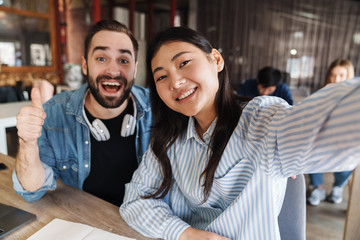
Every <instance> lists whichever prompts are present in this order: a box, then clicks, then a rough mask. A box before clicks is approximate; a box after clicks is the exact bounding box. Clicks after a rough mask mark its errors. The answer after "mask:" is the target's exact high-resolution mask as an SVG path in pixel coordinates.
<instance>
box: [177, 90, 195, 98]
mask: <svg viewBox="0 0 360 240" xmlns="http://www.w3.org/2000/svg"><path fill="white" fill-rule="evenodd" d="M193 92H195V89H191V90H189V91H187V92H186V93H184V94H183V95H181V96H180V97H179V98H178V100H183V99H184V98H186V97H187V96H189V95H190V94H192V93H193Z"/></svg>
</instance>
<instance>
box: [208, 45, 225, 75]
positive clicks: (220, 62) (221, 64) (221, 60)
mask: <svg viewBox="0 0 360 240" xmlns="http://www.w3.org/2000/svg"><path fill="white" fill-rule="evenodd" d="M211 55H212V56H213V58H214V59H215V63H216V65H217V70H218V72H221V71H222V70H223V69H224V58H223V57H222V56H221V53H220V52H219V51H218V50H216V49H215V48H213V49H212V50H211Z"/></svg>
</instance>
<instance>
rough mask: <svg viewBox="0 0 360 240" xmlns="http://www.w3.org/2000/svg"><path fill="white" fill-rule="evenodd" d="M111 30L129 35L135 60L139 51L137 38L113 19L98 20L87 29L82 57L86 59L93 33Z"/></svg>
mask: <svg viewBox="0 0 360 240" xmlns="http://www.w3.org/2000/svg"><path fill="white" fill-rule="evenodd" d="M103 30H106V31H112V32H121V33H125V34H126V35H128V36H129V38H130V39H131V42H132V45H133V47H134V54H135V61H136V60H137V53H138V51H139V44H138V42H137V40H136V39H135V37H134V35H133V34H132V32H131V31H130V30H129V29H128V28H127V27H126V26H125V25H124V24H122V23H119V22H118V21H115V20H108V19H107V20H100V21H99V22H97V23H95V24H94V25H93V26H92V27H91V28H90V29H89V31H88V33H87V35H86V37H85V43H84V45H85V53H84V57H85V59H86V60H87V54H88V51H89V46H90V43H91V40H92V38H93V37H94V35H95V34H96V33H98V32H100V31H103Z"/></svg>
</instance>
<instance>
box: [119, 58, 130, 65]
mask: <svg viewBox="0 0 360 240" xmlns="http://www.w3.org/2000/svg"><path fill="white" fill-rule="evenodd" d="M120 63H122V64H127V63H129V61H128V60H126V59H121V60H120Z"/></svg>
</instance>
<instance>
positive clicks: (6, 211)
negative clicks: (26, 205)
mask: <svg viewBox="0 0 360 240" xmlns="http://www.w3.org/2000/svg"><path fill="white" fill-rule="evenodd" d="M35 219H36V215H34V214H32V213H29V212H26V211H24V210H21V209H19V208H15V207H12V206H9V205H5V204H2V203H0V238H2V237H4V236H6V235H7V234H9V233H11V232H13V231H15V230H16V229H18V228H20V227H22V226H24V225H25V224H27V223H29V222H31V221H33V220H35Z"/></svg>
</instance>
